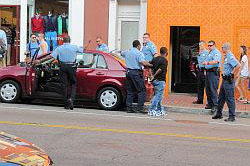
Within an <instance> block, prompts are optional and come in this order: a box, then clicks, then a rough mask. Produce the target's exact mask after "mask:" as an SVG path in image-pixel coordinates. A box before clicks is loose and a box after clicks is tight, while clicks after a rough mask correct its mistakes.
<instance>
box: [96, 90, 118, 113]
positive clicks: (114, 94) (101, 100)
mask: <svg viewBox="0 0 250 166" xmlns="http://www.w3.org/2000/svg"><path fill="white" fill-rule="evenodd" d="M97 100H98V104H99V106H100V107H101V108H102V109H105V110H115V109H117V108H119V107H120V106H121V101H122V96H121V93H120V92H119V91H118V90H117V89H115V88H113V87H105V88H103V89H101V90H100V91H99V93H98V95H97Z"/></svg>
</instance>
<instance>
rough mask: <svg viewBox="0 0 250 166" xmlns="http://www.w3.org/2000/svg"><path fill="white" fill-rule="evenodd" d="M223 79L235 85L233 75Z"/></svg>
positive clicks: (223, 76)
mask: <svg viewBox="0 0 250 166" xmlns="http://www.w3.org/2000/svg"><path fill="white" fill-rule="evenodd" d="M222 78H223V80H226V81H228V82H229V83H230V84H232V83H233V80H234V75H233V74H230V75H228V76H225V75H222Z"/></svg>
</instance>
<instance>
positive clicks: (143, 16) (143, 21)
mask: <svg viewBox="0 0 250 166" xmlns="http://www.w3.org/2000/svg"><path fill="white" fill-rule="evenodd" d="M147 6H148V4H147V0H141V12H140V25H139V39H140V40H142V37H143V34H144V33H146V32H147V9H148V7H147Z"/></svg>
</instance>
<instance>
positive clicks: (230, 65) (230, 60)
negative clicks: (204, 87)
mask: <svg viewBox="0 0 250 166" xmlns="http://www.w3.org/2000/svg"><path fill="white" fill-rule="evenodd" d="M238 64H239V61H238V60H237V59H236V58H235V56H234V54H233V53H232V52H229V53H227V55H226V56H225V59H224V70H223V74H224V75H226V76H228V75H230V74H231V72H232V71H233V69H234V68H235V67H236V66H237V65H238Z"/></svg>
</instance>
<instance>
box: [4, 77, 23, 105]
mask: <svg viewBox="0 0 250 166" xmlns="http://www.w3.org/2000/svg"><path fill="white" fill-rule="evenodd" d="M20 96H21V89H20V86H19V85H18V83H16V82H15V81H12V80H6V81H3V82H2V83H1V84H0V100H1V101H2V102H4V103H16V102H17V101H18V99H19V98H20Z"/></svg>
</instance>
